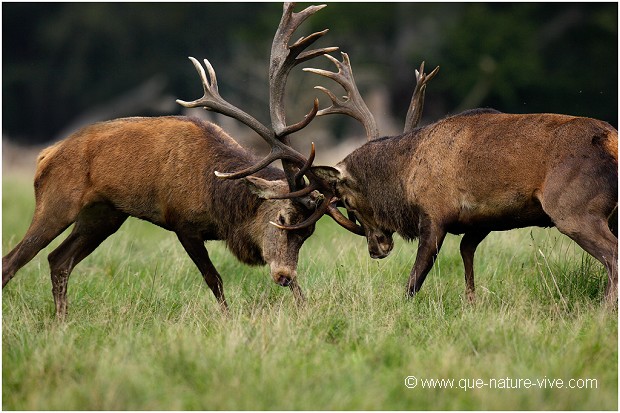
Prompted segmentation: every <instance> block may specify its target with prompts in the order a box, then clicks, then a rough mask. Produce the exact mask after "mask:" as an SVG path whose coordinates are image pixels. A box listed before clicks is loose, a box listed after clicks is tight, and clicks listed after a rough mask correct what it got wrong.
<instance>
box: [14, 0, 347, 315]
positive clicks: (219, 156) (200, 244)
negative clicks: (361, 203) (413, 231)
mask: <svg viewBox="0 0 620 413" xmlns="http://www.w3.org/2000/svg"><path fill="white" fill-rule="evenodd" d="M322 7H323V6H312V7H308V8H307V9H305V10H303V11H301V12H299V13H293V11H292V8H293V5H291V4H285V6H284V13H283V16H282V20H281V22H280V26H279V27H278V30H277V32H276V36H275V38H274V41H273V46H272V55H271V65H270V95H271V99H270V111H271V120H272V127H271V128H267V127H266V126H264V125H262V124H260V123H259V122H258V121H257V120H256V119H254V118H253V117H251V116H250V115H248V114H246V113H245V112H243V111H241V110H239V109H238V108H236V107H234V106H232V105H231V104H229V103H228V102H226V101H225V100H223V99H222V98H221V97H220V96H219V93H218V89H217V83H216V78H215V73H214V71H213V68H212V67H211V65H210V64H209V63H208V62H206V61H205V62H206V65H207V69H208V71H209V79H207V76H206V74H205V72H204V70H203V68H202V67H201V66H200V64H199V63H198V62H197V61H196V60H195V59H192V61H193V62H194V65H195V66H196V68H197V69H198V71H199V73H200V75H201V77H202V81H203V86H204V90H205V96H204V97H203V98H202V99H199V100H197V101H195V102H191V103H187V102H181V101H179V103H181V104H183V105H185V106H188V107H196V106H203V107H205V108H206V109H209V110H213V111H216V112H219V113H222V114H225V115H228V116H231V117H233V118H235V119H238V120H240V121H241V122H243V123H244V124H246V125H247V126H249V127H250V128H252V129H253V130H255V131H256V132H257V133H258V134H259V135H260V136H261V137H262V138H263V139H264V140H265V141H267V142H268V143H269V144H270V145H271V152H270V155H269V156H268V157H267V158H265V159H263V160H258V159H256V158H255V157H254V156H253V155H252V154H250V153H248V152H247V151H246V150H245V149H243V148H242V147H241V146H239V145H238V144H237V142H235V141H234V140H233V139H232V138H231V137H230V136H228V135H227V134H226V133H225V132H224V131H223V130H222V129H220V128H219V127H218V126H216V125H214V124H211V123H209V122H203V121H199V120H197V119H192V118H187V117H159V118H127V119H117V120H113V121H109V122H103V123H98V124H94V125H91V126H88V127H86V128H84V129H82V130H80V131H78V132H76V133H75V134H73V135H72V136H69V137H68V138H66V139H65V140H63V141H61V142H59V143H57V144H56V145H54V146H52V147H50V148H48V149H45V150H44V151H43V152H42V153H41V154H40V156H39V159H38V164H37V170H36V175H35V183H34V186H35V198H36V207H35V212H34V217H33V219H32V223H31V225H30V227H29V228H28V230H27V232H26V234H25V236H24V238H23V240H22V241H21V242H19V243H18V244H17V245H16V246H15V248H14V249H13V250H12V251H11V252H9V253H8V254H7V255H6V256H5V257H3V259H2V287H3V288H4V287H5V286H6V284H7V283H8V282H9V281H10V280H11V279H12V278H13V277H14V276H15V273H16V272H17V271H18V270H19V269H20V268H21V267H23V266H24V265H25V264H26V263H28V262H29V261H30V260H31V259H32V258H33V257H34V256H35V255H36V254H37V253H38V252H39V251H40V250H41V249H43V248H44V247H45V246H46V245H48V244H49V243H50V242H51V241H52V240H53V239H54V238H56V237H57V236H58V235H59V234H60V233H61V232H63V231H64V230H65V229H66V228H67V227H69V226H70V225H71V224H75V225H74V227H73V230H72V232H71V234H70V235H69V236H68V238H67V239H65V240H64V241H63V242H62V243H61V244H60V246H58V247H57V248H56V249H55V250H54V251H52V253H51V254H50V255H49V257H48V258H49V264H50V270H51V279H52V292H53V296H54V301H55V304H56V314H57V316H58V317H59V318H64V317H65V315H66V312H67V298H66V295H67V283H68V280H69V275H70V273H71V271H72V270H73V268H74V267H75V266H76V265H77V264H78V263H79V262H80V261H81V260H83V259H84V258H86V256H88V255H89V254H90V253H92V252H93V251H94V250H95V249H96V248H97V247H98V246H99V245H100V244H101V243H102V242H103V241H104V240H105V239H106V238H107V237H108V236H110V235H111V234H113V233H114V232H116V231H117V230H118V229H119V227H120V226H121V224H122V223H123V222H124V221H125V220H126V219H127V217H128V216H133V217H137V218H140V219H143V220H146V221H149V222H151V223H153V224H155V225H158V226H160V227H162V228H165V229H167V230H170V231H173V232H175V233H176V235H177V237H178V239H179V241H180V242H181V244H182V245H183V247H184V248H185V250H186V251H187V253H188V254H189V256H190V257H191V259H192V260H193V262H194V263H195V264H196V266H197V267H198V269H199V270H200V272H201V274H202V276H203V277H204V279H205V281H206V283H207V284H208V286H209V288H210V289H211V290H212V291H213V294H214V295H215V297H216V298H217V301H218V302H219V304H220V305H221V307H222V308H223V309H224V310H225V311H226V309H227V304H226V300H225V298H224V292H223V287H222V279H221V277H220V275H219V274H218V272H217V270H216V269H215V267H214V266H213V264H212V263H211V260H210V259H209V255H208V253H207V250H206V248H205V245H204V241H208V240H224V241H225V242H226V244H227V246H228V248H229V249H230V250H231V251H232V252H233V254H234V255H235V256H236V257H237V258H238V259H239V260H241V261H243V262H244V263H247V264H250V265H263V264H265V263H268V264H269V265H270V270H271V276H272V278H273V280H274V281H275V282H276V283H278V284H280V285H283V286H287V285H288V286H289V287H290V288H291V289H292V290H293V293H294V295H295V298H296V299H297V300H298V301H301V300H303V295H302V292H301V289H300V288H299V286H298V284H297V281H296V267H297V259H298V254H299V250H300V248H301V246H302V244H303V242H304V240H305V239H306V238H308V236H310V235H311V234H312V232H313V230H314V222H316V219H318V218H317V216H321V215H323V214H324V213H326V212H327V213H328V214H330V215H331V216H333V217H334V219H336V220H337V221H338V222H339V223H341V224H342V225H344V226H349V227H350V228H352V229H355V228H356V227H355V226H354V224H353V223H351V222H350V221H348V220H347V219H346V218H345V217H344V216H342V215H341V214H340V213H339V212H338V210H337V209H336V208H335V207H334V203H335V202H336V200H335V199H333V198H334V194H333V191H332V189H331V188H330V187H329V186H327V185H326V184H325V183H324V182H321V181H319V180H318V179H317V178H316V176H314V175H313V174H312V173H311V172H310V171H309V170H308V169H309V166H310V165H311V163H312V159H313V157H314V147H313V151H312V154H311V156H310V157H309V159H306V158H305V157H304V156H302V155H301V154H299V153H298V152H296V151H295V150H293V149H292V148H291V147H290V146H288V145H287V143H288V141H287V139H288V136H289V135H290V134H292V133H294V132H296V131H299V130H300V129H302V128H304V127H306V126H307V125H308V124H309V123H310V121H311V120H312V119H313V118H314V116H315V115H316V113H317V110H318V102H317V101H315V104H314V108H313V109H312V111H311V112H310V113H309V114H308V116H307V117H306V118H305V119H304V120H302V121H301V122H299V123H296V124H293V125H287V124H286V121H285V116H284V88H285V84H286V79H287V76H288V74H289V72H290V70H291V69H292V68H293V67H294V66H295V65H297V64H298V63H300V62H303V61H306V60H308V59H310V58H313V57H315V56H319V55H322V54H325V53H328V52H331V51H334V50H337V48H334V47H330V48H323V49H316V50H310V51H304V50H305V49H306V48H307V47H308V46H309V45H310V44H312V43H313V42H315V41H316V40H317V39H318V38H320V37H321V36H323V35H324V34H325V33H326V32H327V30H325V31H322V32H318V33H314V34H312V35H310V36H307V37H303V38H301V39H300V40H298V41H297V42H295V43H294V44H292V45H289V40H290V38H291V36H292V34H293V32H294V31H295V30H296V29H297V28H298V26H299V25H300V24H301V23H302V22H303V21H304V20H305V19H306V18H308V17H309V16H310V15H312V14H313V13H315V12H316V11H317V10H319V9H321V8H322ZM277 159H280V160H282V163H283V166H284V171H282V170H280V169H277V168H274V167H270V166H269V164H270V163H272V162H273V161H275V160H277ZM217 171H223V172H217ZM229 171H237V172H235V173H226V172H229ZM304 176H305V177H306V178H307V180H308V182H306V179H304ZM238 178H244V179H238ZM291 192H292V194H291ZM274 220H275V221H276V223H277V224H279V225H296V224H300V223H304V222H305V223H306V224H304V225H301V226H300V228H299V229H296V230H289V231H286V230H282V229H280V228H278V227H277V226H276V225H272V224H274V223H273V222H271V221H274Z"/></svg>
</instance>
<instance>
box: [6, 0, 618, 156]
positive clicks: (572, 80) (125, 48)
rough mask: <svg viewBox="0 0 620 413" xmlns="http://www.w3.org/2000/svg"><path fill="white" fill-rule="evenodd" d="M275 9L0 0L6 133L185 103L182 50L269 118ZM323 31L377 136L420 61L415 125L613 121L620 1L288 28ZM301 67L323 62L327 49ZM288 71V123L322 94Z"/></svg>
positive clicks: (393, 13) (191, 86) (446, 10)
mask: <svg viewBox="0 0 620 413" xmlns="http://www.w3.org/2000/svg"><path fill="white" fill-rule="evenodd" d="M306 5H307V4H305V3H304V4H299V5H298V6H297V8H296V10H297V11H299V10H301V9H302V8H303V7H305V6H306ZM281 11H282V5H281V4H280V3H225V4H224V3H3V4H2V34H3V36H2V57H3V59H2V65H3V66H2V75H3V76H2V98H3V105H2V120H3V122H2V133H3V137H5V138H7V137H8V138H9V139H10V140H12V141H16V142H20V143H23V144H41V143H43V142H48V141H52V140H56V139H60V138H62V137H64V136H65V135H66V134H67V133H69V132H70V131H71V130H73V129H74V128H76V127H78V126H80V125H82V124H84V123H90V122H92V121H96V120H102V119H109V118H114V117H120V116H136V115H162V114H180V113H185V112H183V111H182V109H183V108H181V107H180V106H179V105H177V104H176V103H175V99H176V98H181V99H184V100H193V99H196V98H198V97H199V96H202V88H201V85H200V81H199V79H198V76H197V75H196V73H195V71H194V68H193V67H192V65H191V63H190V62H189V61H188V60H187V56H194V57H196V58H199V59H202V58H205V57H206V58H208V59H209V60H210V61H211V63H212V64H213V66H214V67H215V70H216V72H217V74H218V81H219V84H220V92H221V94H222V96H223V97H224V98H225V99H227V100H229V101H230V102H232V103H233V104H237V105H239V106H240V107H242V108H243V109H244V110H245V111H247V112H249V113H251V114H254V115H255V116H256V117H257V118H259V119H260V120H263V121H265V122H266V121H267V116H268V109H267V102H268V91H267V68H268V57H269V51H270V44H271V39H272V36H273V34H274V32H275V29H276V27H277V25H278V22H279V19H280V15H281ZM324 28H329V29H330V32H329V33H328V34H327V35H326V36H325V37H324V38H323V39H321V40H320V41H319V42H318V43H317V45H318V46H339V47H340V48H341V50H342V51H345V52H347V53H349V55H350V57H351V61H352V65H353V69H354V72H355V75H356V80H357V83H358V87H359V88H360V91H361V93H362V95H363V96H365V98H366V99H367V102H368V103H369V106H370V107H371V109H372V110H373V112H374V113H375V116H377V117H378V118H379V124H380V126H381V129H382V132H383V133H384V134H393V133H398V131H399V129H400V126H399V125H400V124H402V122H403V120H404V116H405V113H406V111H407V106H408V104H409V99H410V97H411V92H412V90H413V84H414V80H413V71H414V69H415V68H416V67H418V66H419V64H420V62H421V61H423V60H425V61H426V65H427V71H429V70H431V69H432V68H433V67H435V66H436V65H439V66H441V71H440V73H439V75H438V77H436V78H435V79H434V80H433V81H432V82H431V84H430V85H429V87H428V90H427V95H426V106H425V111H424V119H423V122H424V123H428V122H430V121H434V120H437V119H439V118H441V117H444V116H446V115H448V114H453V113H456V112H458V111H461V110H464V109H469V108H474V107H494V108H496V109H498V110H500V111H503V112H513V113H526V112H557V113H566V114H573V115H580V116H590V117H595V118H599V119H602V120H605V121H608V122H610V123H611V124H612V125H613V126H615V127H617V123H618V95H617V92H618V4H617V3H591V2H588V3H348V2H347V3H328V7H327V8H326V9H324V10H322V11H320V12H318V13H317V14H315V15H314V16H312V17H311V18H310V19H309V20H308V21H307V22H306V23H304V25H302V27H301V28H300V30H299V31H298V32H297V33H296V35H295V38H298V37H301V36H302V35H307V34H309V33H310V32H311V31H316V30H322V29H324ZM323 60H324V61H323ZM307 66H315V67H317V66H318V67H322V68H330V69H332V70H333V67H330V64H329V62H328V61H327V60H326V59H322V60H321V61H320V62H315V61H312V62H311V63H307V64H306V65H305V66H303V65H302V67H307ZM291 76H292V78H291V79H292V80H291V81H290V82H289V85H290V87H289V91H288V92H287V93H288V96H287V99H288V100H289V101H290V104H291V108H290V111H291V112H290V113H291V115H290V116H291V119H295V121H297V117H298V116H300V114H303V113H306V112H307V111H308V109H309V107H310V105H311V101H312V98H313V97H314V96H315V95H316V96H318V97H319V98H321V105H322V106H323V107H324V106H326V105H327V104H328V101H327V99H326V98H325V97H323V95H321V94H319V93H318V92H315V91H313V90H312V88H311V87H312V86H313V85H314V84H317V83H321V79H318V78H317V76H316V75H312V74H308V73H304V72H302V71H301V69H300V68H299V69H296V70H295V71H294V73H293V74H292V75H291ZM321 84H324V83H321ZM326 85H329V83H326ZM330 88H331V89H334V87H333V85H330ZM297 107H298V108H297ZM201 113H202V112H201ZM292 113H295V115H292ZM330 118H332V117H330ZM333 118H334V120H331V119H330V120H329V122H330V123H325V122H323V123H322V125H323V127H324V128H325V129H328V130H329V134H330V135H331V136H335V137H336V139H341V138H343V137H345V136H347V134H351V133H357V134H361V133H362V129H361V128H360V127H359V126H348V125H349V123H346V122H347V121H345V120H339V119H335V118H338V117H333ZM216 120H218V119H216ZM220 120H221V119H220ZM326 125H328V126H327V127H326ZM356 128H357V129H356ZM352 131H353V132H352Z"/></svg>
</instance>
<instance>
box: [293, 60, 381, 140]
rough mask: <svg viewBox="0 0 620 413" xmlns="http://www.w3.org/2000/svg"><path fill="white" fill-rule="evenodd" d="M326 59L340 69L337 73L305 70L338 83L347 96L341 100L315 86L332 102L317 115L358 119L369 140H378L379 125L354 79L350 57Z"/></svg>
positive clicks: (311, 69)
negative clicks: (336, 115) (339, 115)
mask: <svg viewBox="0 0 620 413" xmlns="http://www.w3.org/2000/svg"><path fill="white" fill-rule="evenodd" d="M325 57H327V58H328V59H329V60H331V61H332V62H333V63H334V64H335V65H336V67H337V68H338V72H337V73H335V72H330V71H328V70H322V69H314V68H305V69H304V70H305V71H306V72H311V73H315V74H317V75H321V76H325V77H327V78H329V79H332V80H334V81H336V82H338V83H339V84H340V85H341V86H342V87H343V88H344V90H345V91H346V92H347V96H344V97H343V98H342V99H339V98H337V97H336V96H335V95H334V94H333V93H332V92H331V91H329V90H328V89H326V88H324V87H322V86H315V88H316V89H319V90H321V91H322V92H324V93H325V94H326V95H327V96H329V98H330V99H331V101H332V105H331V106H330V107H328V108H326V109H321V110H320V111H319V113H318V114H317V115H318V116H322V115H331V114H335V113H340V114H344V115H348V116H351V117H352V118H355V119H357V120H358V121H359V122H360V123H361V124H362V125H364V129H366V136H367V138H368V140H373V139H376V138H378V137H379V129H378V128H377V123H376V122H375V118H374V117H373V115H372V113H371V112H370V110H369V109H368V106H366V103H365V102H364V99H362V96H361V95H360V93H359V90H358V89H357V86H356V84H355V79H354V78H353V69H351V61H350V60H349V55H347V54H346V53H344V52H343V53H342V62H340V61H339V60H338V59H336V58H334V57H332V56H330V55H325Z"/></svg>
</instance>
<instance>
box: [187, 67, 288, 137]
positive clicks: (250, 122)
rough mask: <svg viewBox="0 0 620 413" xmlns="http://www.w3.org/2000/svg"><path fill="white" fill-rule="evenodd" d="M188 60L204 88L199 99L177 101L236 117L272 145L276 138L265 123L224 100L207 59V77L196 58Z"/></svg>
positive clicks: (190, 106) (189, 106) (191, 106)
mask: <svg viewBox="0 0 620 413" xmlns="http://www.w3.org/2000/svg"><path fill="white" fill-rule="evenodd" d="M189 60H191V61H192V63H193V64H194V67H195V68H196V71H198V74H199V75H200V79H201V81H202V88H203V90H204V95H203V96H202V97H201V98H200V99H196V100H194V101H192V102H186V101H184V100H181V99H177V101H176V102H177V103H178V104H179V105H182V106H184V107H186V108H195V107H200V106H202V107H204V108H205V109H207V110H211V111H214V112H218V113H221V114H223V115H226V116H230V117H231V118H234V119H237V120H239V121H240V122H243V123H244V124H245V125H247V126H249V127H250V128H251V129H253V130H254V131H255V132H256V133H258V134H259V135H260V136H261V137H262V138H263V139H264V140H265V141H266V142H267V143H268V144H270V145H272V144H273V143H274V142H276V141H277V140H276V139H275V137H274V136H273V132H272V131H270V130H269V129H268V128H267V127H266V126H265V125H263V124H262V123H260V122H259V121H258V120H256V119H255V118H253V117H252V116H250V115H248V114H247V113H245V112H244V111H242V110H241V109H239V108H237V107H235V106H233V105H231V104H230V103H228V102H227V101H226V100H224V99H223V98H222V97H221V96H220V94H219V91H218V88H217V77H216V76H215V70H214V69H213V66H211V63H209V61H208V60H207V59H204V64H205V67H206V68H207V71H208V72H209V78H207V75H206V73H205V70H204V69H203V67H202V65H201V64H200V62H199V61H198V60H196V59H195V58H193V57H191V56H190V57H189Z"/></svg>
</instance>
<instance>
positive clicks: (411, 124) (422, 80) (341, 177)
mask: <svg viewBox="0 0 620 413" xmlns="http://www.w3.org/2000/svg"><path fill="white" fill-rule="evenodd" d="M326 57H327V58H329V59H330V60H331V61H332V62H333V63H334V64H335V65H336V67H337V69H338V71H337V72H330V71H326V70H321V69H312V68H307V69H305V70H306V71H308V72H312V73H315V74H318V75H321V76H325V77H327V78H330V79H332V80H334V81H336V82H337V83H339V84H340V85H341V86H342V87H343V88H344V90H345V91H346V92H347V96H345V97H344V98H342V99H340V98H338V97H336V96H335V95H334V94H333V93H332V92H331V91H329V90H328V89H325V88H323V87H321V86H317V88H318V89H320V90H321V91H323V92H325V93H326V94H327V95H328V96H329V98H330V99H331V101H332V105H331V106H330V107H328V108H326V109H322V110H320V111H319V112H318V113H317V115H318V116H321V115H329V114H344V115H348V116H351V117H352V118H354V119H356V120H357V121H359V122H360V123H361V124H362V125H363V126H364V129H365V130H366V136H367V139H368V141H372V140H374V139H376V138H378V137H379V131H378V129H377V126H376V125H377V124H376V122H375V119H374V117H373V115H372V113H371V112H370V110H369V109H368V107H367V106H366V104H365V103H364V100H363V99H362V97H361V95H360V93H359V91H358V89H357V86H356V84H355V80H354V78H353V70H352V69H351V62H350V60H349V57H348V56H347V54H346V53H342V61H339V60H337V59H335V58H333V57H332V56H329V55H326ZM438 71H439V67H437V68H435V69H434V70H433V71H432V72H431V73H429V74H426V73H424V63H422V65H421V66H420V69H419V70H416V71H415V76H416V86H415V89H414V92H413V97H412V99H411V104H410V106H409V110H408V112H407V118H406V121H405V128H404V132H405V133H407V132H410V131H412V130H413V129H414V128H415V127H416V126H417V125H418V123H419V122H420V119H421V115H422V108H423V107H424V95H425V91H426V82H428V81H429V80H431V79H432V78H433V77H434V76H435V75H436V74H437V72H438ZM354 154H355V152H354V153H353V154H351V155H349V156H347V158H345V159H344V160H343V161H342V162H340V163H339V164H338V165H336V166H335V167H329V166H317V167H314V168H312V172H313V173H314V174H315V175H317V176H318V177H319V178H320V179H322V180H323V181H325V182H328V183H329V185H330V186H331V187H332V188H334V196H335V197H336V198H338V199H339V200H340V205H342V206H344V207H345V208H346V209H347V211H348V214H349V219H350V221H351V222H356V221H359V223H360V224H361V231H360V232H361V233H363V235H365V236H366V240H367V241H368V252H369V254H370V256H371V257H372V258H385V257H387V256H388V255H389V254H390V252H391V251H392V248H393V247H394V241H393V238H392V235H393V233H394V230H393V229H389V228H388V225H386V224H385V222H387V221H389V220H382V219H381V217H382V215H383V214H385V211H384V210H375V209H376V208H375V207H374V205H378V204H379V205H380V204H381V202H379V203H378V202H376V199H373V197H374V198H376V197H384V196H385V197H389V196H390V194H384V193H382V192H381V190H380V188H366V187H364V186H363V185H362V184H361V183H360V182H358V180H357V179H356V177H358V176H361V175H363V174H364V173H368V171H367V170H365V171H351V170H349V169H350V168H351V167H356V166H357V165H356V164H355V159H354V156H353V155H354ZM352 159H353V160H352ZM361 168H362V169H363V168H365V166H362V167H361ZM357 169H360V168H357ZM386 179H390V177H387V178H386ZM371 201H375V202H371Z"/></svg>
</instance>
